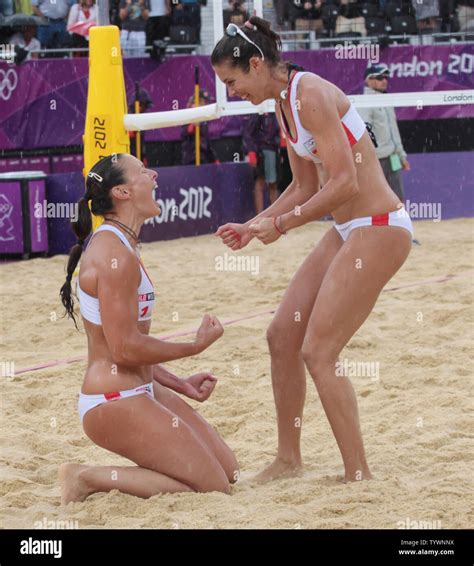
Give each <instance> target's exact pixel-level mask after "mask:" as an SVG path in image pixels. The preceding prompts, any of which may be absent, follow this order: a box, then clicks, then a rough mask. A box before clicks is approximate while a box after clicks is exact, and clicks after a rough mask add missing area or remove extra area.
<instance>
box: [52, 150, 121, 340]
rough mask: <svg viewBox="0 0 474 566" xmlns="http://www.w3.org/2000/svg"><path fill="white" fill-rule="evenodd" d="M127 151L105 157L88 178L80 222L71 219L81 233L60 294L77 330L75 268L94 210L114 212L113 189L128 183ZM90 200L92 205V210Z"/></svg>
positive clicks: (81, 206)
mask: <svg viewBox="0 0 474 566" xmlns="http://www.w3.org/2000/svg"><path fill="white" fill-rule="evenodd" d="M124 155H126V154H125V153H114V154H112V155H108V156H107V157H103V158H102V159H101V160H100V161H98V162H97V163H96V164H95V165H94V166H93V167H92V169H91V170H90V171H89V174H88V175H87V177H86V192H85V195H84V196H83V197H82V198H81V199H80V200H79V201H78V203H77V204H78V218H77V221H75V222H71V227H72V230H73V231H74V233H75V235H76V236H77V244H75V245H74V246H73V247H72V248H71V250H70V251H69V259H68V262H67V268H66V271H67V275H66V282H65V283H64V285H63V286H62V287H61V290H60V291H59V295H60V297H61V302H62V304H63V305H64V308H65V309H66V313H65V314H67V315H68V318H72V320H73V321H74V324H75V326H76V329H77V323H76V318H75V315H74V299H73V297H72V294H71V281H72V276H73V273H74V270H75V269H76V267H77V264H78V263H79V260H80V259H81V255H82V251H83V249H84V242H85V241H86V239H87V238H88V236H89V234H90V233H91V231H92V216H91V212H90V211H91V210H92V212H93V213H94V214H96V215H97V216H103V215H104V214H107V213H108V212H112V211H113V208H114V204H113V201H112V197H111V195H110V190H111V189H112V188H113V187H115V186H117V185H122V184H123V183H125V182H126V179H125V174H124V172H123V169H122V167H121V165H120V161H121V159H122V158H123V156H124ZM89 201H91V207H90V210H89Z"/></svg>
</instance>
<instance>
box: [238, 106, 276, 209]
mask: <svg viewBox="0 0 474 566" xmlns="http://www.w3.org/2000/svg"><path fill="white" fill-rule="evenodd" d="M243 144H244V151H245V153H246V154H247V157H248V161H249V163H250V165H252V167H254V174H255V193H254V194H255V210H256V211H257V214H260V212H262V211H263V209H264V191H265V184H266V185H267V186H268V193H269V197H270V204H273V203H274V202H275V201H276V199H277V198H278V184H277V183H278V175H277V163H278V150H279V147H280V126H279V125H278V121H277V119H276V116H275V114H274V113H273V112H272V113H265V114H251V115H250V116H249V118H247V120H246V122H245V125H244V131H243Z"/></svg>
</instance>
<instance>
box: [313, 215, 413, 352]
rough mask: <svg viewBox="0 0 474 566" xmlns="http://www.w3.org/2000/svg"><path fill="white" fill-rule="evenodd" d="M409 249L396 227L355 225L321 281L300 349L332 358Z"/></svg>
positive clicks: (408, 238) (402, 232) (406, 237)
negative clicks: (360, 226)
mask: <svg viewBox="0 0 474 566" xmlns="http://www.w3.org/2000/svg"><path fill="white" fill-rule="evenodd" d="M410 249H411V235H410V233H409V232H408V231H407V230H405V229H403V228H399V227H394V226H367V227H363V228H356V229H355V230H353V231H352V232H351V234H350V236H349V238H348V239H347V241H346V242H345V244H344V246H343V247H342V248H341V250H340V252H339V253H338V254H337V256H336V257H335V258H334V261H333V262H332V263H331V266H330V268H329V269H328V271H327V273H326V275H325V277H324V280H323V282H322V284H321V288H320V290H319V293H318V296H317V298H316V301H315V303H314V307H313V311H312V313H311V317H310V320H309V322H308V327H307V332H306V336H305V341H304V347H303V349H304V353H305V354H307V355H309V356H315V357H318V358H319V359H321V358H327V359H336V358H337V356H338V355H339V353H340V351H341V350H342V348H343V347H344V346H345V345H346V344H347V342H348V341H349V340H350V338H351V337H352V336H353V335H354V333H355V332H356V331H357V329H358V328H359V327H360V326H361V325H362V323H363V322H364V321H365V320H366V318H367V317H368V316H369V314H370V313H371V311H372V309H373V307H374V305H375V302H376V301H377V298H378V296H379V294H380V292H381V291H382V289H383V287H384V286H385V285H386V283H387V282H388V281H389V280H390V279H391V278H392V277H393V275H394V274H395V273H396V272H397V271H398V270H399V269H400V267H401V266H402V265H403V263H404V262H405V260H406V258H407V257H408V254H409V252H410Z"/></svg>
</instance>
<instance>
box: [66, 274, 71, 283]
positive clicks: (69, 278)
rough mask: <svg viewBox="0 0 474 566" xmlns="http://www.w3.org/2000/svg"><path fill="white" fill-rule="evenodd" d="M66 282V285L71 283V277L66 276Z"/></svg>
mask: <svg viewBox="0 0 474 566" xmlns="http://www.w3.org/2000/svg"><path fill="white" fill-rule="evenodd" d="M66 281H67V282H68V283H71V281H72V275H66Z"/></svg>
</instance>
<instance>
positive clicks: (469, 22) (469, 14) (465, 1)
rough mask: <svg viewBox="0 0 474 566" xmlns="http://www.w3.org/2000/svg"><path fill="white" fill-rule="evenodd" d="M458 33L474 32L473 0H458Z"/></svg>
mask: <svg viewBox="0 0 474 566" xmlns="http://www.w3.org/2000/svg"><path fill="white" fill-rule="evenodd" d="M457 15H458V22H459V31H474V0H458V11H457Z"/></svg>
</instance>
